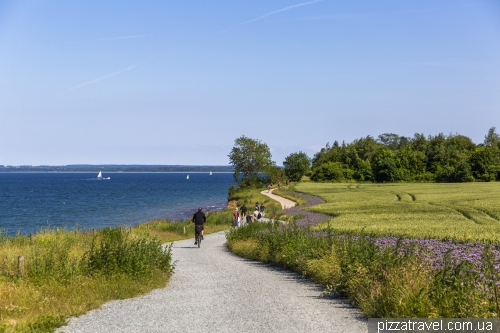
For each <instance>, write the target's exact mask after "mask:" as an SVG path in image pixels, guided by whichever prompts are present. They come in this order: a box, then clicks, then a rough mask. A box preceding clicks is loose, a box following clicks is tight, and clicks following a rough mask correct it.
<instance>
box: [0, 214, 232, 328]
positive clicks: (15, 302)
mask: <svg viewBox="0 0 500 333" xmlns="http://www.w3.org/2000/svg"><path fill="white" fill-rule="evenodd" d="M230 225H231V212H230V211H222V212H213V213H211V214H208V217H207V224H206V227H205V233H211V232H217V231H220V230H226V229H228V228H229V227H230ZM184 230H186V233H184ZM130 234H131V237H132V238H136V237H141V236H146V235H150V236H156V237H158V239H159V240H161V242H162V243H167V242H172V241H175V240H180V239H186V238H190V237H194V235H193V234H194V225H193V223H191V222H190V221H185V222H173V221H165V220H155V221H149V222H147V223H143V224H139V225H137V226H135V227H133V228H131V229H130ZM91 239H92V232H79V233H75V232H70V231H59V230H57V231H55V230H46V231H41V232H40V233H38V234H37V235H35V246H36V248H38V249H40V251H42V252H43V253H49V252H50V251H52V252H61V251H59V250H58V247H61V248H62V247H66V246H70V247H71V250H70V257H69V258H67V259H66V260H68V262H69V261H70V260H76V259H78V258H81V256H82V255H83V254H84V253H85V252H86V251H88V249H89V246H90V244H91ZM33 249H34V247H33V245H30V241H29V238H27V237H22V236H19V237H16V238H7V237H4V238H1V239H0V264H2V262H3V264H2V265H1V266H0V332H51V331H53V329H54V328H55V327H58V326H61V325H62V324H64V321H65V320H64V318H67V317H70V316H78V315H81V314H83V313H85V312H87V311H89V310H92V309H95V308H99V307H100V306H101V305H102V304H104V303H106V302H108V301H110V300H114V299H125V298H131V297H136V296H139V295H141V294H145V293H147V292H150V291H151V290H153V289H157V288H162V287H165V285H166V284H167V282H168V279H169V275H165V274H162V273H161V272H154V273H153V275H152V277H150V278H147V279H141V278H140V279H137V278H132V277H129V276H125V275H114V276H108V277H105V276H84V275H83V276H82V275H80V276H76V277H73V278H69V279H65V280H63V281H60V280H59V281H58V280H57V279H44V280H42V281H34V280H30V279H28V278H24V277H23V278H18V277H17V258H18V256H21V255H22V256H24V257H25V258H26V268H27V269H29V262H30V260H29V258H30V255H33V254H32V250H33ZM42 252H41V253H42Z"/></svg>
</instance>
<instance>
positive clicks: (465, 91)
mask: <svg viewBox="0 0 500 333" xmlns="http://www.w3.org/2000/svg"><path fill="white" fill-rule="evenodd" d="M492 126H496V127H498V128H499V129H498V130H497V132H500V2H498V1H483V0H474V1H462V0H446V1H445V0H432V1H426V0H419V1H410V0H409V1H401V0H397V1H384V0H378V1H372V0H359V1H356V0H353V1H339V0H310V1H304V0H302V1H301V0H296V1H294V0H286V1H285V0H279V1H260V0H251V1H250V0H238V1H235V0H233V1H217V0H214V1H192V0H184V1H133V2H132V1H123V0H121V1H94V0H86V1H78V2H77V1H62V0H61V1H54V0H44V1H40V0H39V1H22V0H20V1H17V0H16V1H10V0H3V1H0V164H4V165H25V164H27V165H30V164H31V165H39V164H51V165H60V164H77V163H88V164H104V163H116V164H207V165H208V164H215V165H226V164H228V163H229V161H228V157H227V155H228V153H229V152H230V150H231V148H232V146H233V144H234V140H235V139H236V138H237V137H239V136H241V135H245V136H247V137H250V138H254V139H258V140H261V141H262V142H265V143H267V144H268V145H269V147H270V148H271V152H272V154H273V159H274V160H275V161H276V163H277V164H278V165H281V164H282V162H283V160H284V158H285V157H286V156H287V155H289V154H290V153H293V152H298V151H300V150H301V151H304V152H306V153H307V154H309V156H311V157H312V156H313V155H314V153H315V152H316V151H317V150H319V149H320V148H321V147H324V145H325V144H326V143H327V142H330V143H332V142H333V141H335V140H338V141H342V140H345V141H346V142H351V141H353V140H355V139H357V138H360V137H364V136H366V135H372V136H375V137H376V136H378V135H379V134H382V133H396V134H399V135H404V136H413V135H414V133H417V132H418V133H424V134H425V135H429V134H432V135H435V134H438V133H440V132H442V133H445V134H450V133H460V134H463V135H467V136H469V137H470V138H472V140H473V141H474V142H476V143H480V142H482V141H483V139H484V136H485V134H486V133H487V131H488V129H489V128H490V127H492Z"/></svg>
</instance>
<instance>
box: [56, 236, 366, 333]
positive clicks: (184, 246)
mask: <svg viewBox="0 0 500 333" xmlns="http://www.w3.org/2000/svg"><path fill="white" fill-rule="evenodd" d="M225 241H226V237H225V234H224V232H219V233H216V234H211V235H206V236H205V240H204V241H203V242H202V244H201V248H200V249H199V248H198V247H195V246H194V245H193V242H194V241H193V240H192V239H190V240H184V241H177V242H175V243H174V246H173V255H174V259H175V260H177V265H176V269H175V273H174V275H173V276H172V278H171V280H170V283H169V284H168V286H167V287H166V288H163V289H157V290H154V291H153V292H151V293H149V294H147V295H144V296H141V297H137V298H133V299H127V300H122V301H112V302H109V303H107V304H105V305H104V306H103V308H102V310H93V311H90V312H89V313H87V314H85V315H83V316H81V317H79V318H72V319H71V320H70V322H69V325H68V326H65V327H61V328H60V329H59V330H58V332H92V333H94V332H309V333H314V332H329V333H335V332H339V333H340V332H343V333H362V332H367V321H366V318H364V317H363V316H362V315H360V313H359V311H358V310H357V309H355V308H352V307H350V306H349V305H348V304H347V303H346V302H345V301H344V300H341V299H338V298H332V297H326V296H322V288H321V286H319V285H317V284H315V283H312V282H310V280H308V279H304V278H302V277H301V276H300V275H298V274H295V273H290V272H288V271H285V270H282V269H279V268H275V267H272V266H269V265H266V264H263V263H259V262H255V261H251V260H246V259H242V258H240V257H238V256H235V255H233V254H231V253H230V252H229V251H228V250H227V249H226V247H225V246H224V243H225Z"/></svg>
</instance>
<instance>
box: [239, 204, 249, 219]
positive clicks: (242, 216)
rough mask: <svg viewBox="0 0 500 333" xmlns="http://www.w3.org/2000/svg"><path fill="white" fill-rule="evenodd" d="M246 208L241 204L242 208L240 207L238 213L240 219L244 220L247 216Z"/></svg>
mask: <svg viewBox="0 0 500 333" xmlns="http://www.w3.org/2000/svg"><path fill="white" fill-rule="evenodd" d="M247 210H248V209H247V206H246V205H245V204H243V206H241V208H240V212H241V218H244V217H245V216H246V215H247Z"/></svg>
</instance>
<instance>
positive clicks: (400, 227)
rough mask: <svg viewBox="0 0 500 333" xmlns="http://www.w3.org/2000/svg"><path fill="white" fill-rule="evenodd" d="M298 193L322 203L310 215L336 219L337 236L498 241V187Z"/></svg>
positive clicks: (355, 187)
mask: <svg viewBox="0 0 500 333" xmlns="http://www.w3.org/2000/svg"><path fill="white" fill-rule="evenodd" d="M295 190H296V191H299V192H303V193H307V194H313V195H317V196H320V197H321V198H323V199H324V200H325V201H326V202H325V203H324V204H321V205H318V206H314V207H311V208H308V209H309V210H310V211H314V212H319V213H324V214H328V215H331V216H334V217H335V218H334V219H332V220H330V222H329V223H330V226H331V227H333V228H334V229H335V230H339V231H364V232H368V233H374V234H380V235H394V236H407V237H429V238H440V239H458V240H465V241H485V242H498V241H500V183H461V184H439V183H438V184H436V183H432V184H431V183H412V184H345V183H343V184H339V183H310V182H304V183H298V184H296V187H295ZM318 227H320V228H323V227H325V225H322V226H318Z"/></svg>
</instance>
